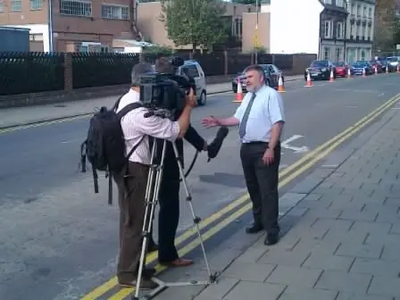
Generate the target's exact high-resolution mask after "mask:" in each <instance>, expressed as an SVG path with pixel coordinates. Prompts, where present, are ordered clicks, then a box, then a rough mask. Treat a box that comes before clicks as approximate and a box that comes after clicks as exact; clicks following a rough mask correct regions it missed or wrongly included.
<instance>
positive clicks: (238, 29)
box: [231, 18, 243, 37]
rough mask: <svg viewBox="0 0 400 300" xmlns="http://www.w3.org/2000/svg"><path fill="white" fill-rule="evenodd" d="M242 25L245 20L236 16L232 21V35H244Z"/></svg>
mask: <svg viewBox="0 0 400 300" xmlns="http://www.w3.org/2000/svg"><path fill="white" fill-rule="evenodd" d="M242 26H243V20H242V18H235V19H234V21H233V23H232V33H231V35H232V36H235V37H241V36H242Z"/></svg>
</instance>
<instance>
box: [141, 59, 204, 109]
mask: <svg viewBox="0 0 400 300" xmlns="http://www.w3.org/2000/svg"><path fill="white" fill-rule="evenodd" d="M169 63H170V64H171V65H172V66H173V68H174V72H175V74H173V73H158V72H153V73H147V74H144V75H142V76H141V78H140V79H141V80H140V101H141V102H142V103H143V105H144V106H145V107H146V108H148V109H149V110H150V111H152V113H151V114H154V112H155V111H157V112H158V113H157V114H158V115H160V112H163V113H164V114H168V115H169V116H172V115H175V114H173V113H172V112H177V111H178V112H179V111H182V110H183V109H184V107H185V104H186V96H187V95H188V94H189V93H190V89H191V88H192V89H193V92H194V93H195V92H196V84H195V81H194V79H193V78H189V77H188V76H186V75H184V76H182V75H177V74H176V70H177V69H178V68H179V67H180V66H182V65H183V64H184V60H183V59H182V58H180V57H176V56H173V57H171V58H169Z"/></svg>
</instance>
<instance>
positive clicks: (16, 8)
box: [10, 0, 22, 11]
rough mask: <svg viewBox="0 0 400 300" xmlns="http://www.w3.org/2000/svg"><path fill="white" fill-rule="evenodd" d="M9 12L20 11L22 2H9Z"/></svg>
mask: <svg viewBox="0 0 400 300" xmlns="http://www.w3.org/2000/svg"><path fill="white" fill-rule="evenodd" d="M10 11H22V0H11V7H10Z"/></svg>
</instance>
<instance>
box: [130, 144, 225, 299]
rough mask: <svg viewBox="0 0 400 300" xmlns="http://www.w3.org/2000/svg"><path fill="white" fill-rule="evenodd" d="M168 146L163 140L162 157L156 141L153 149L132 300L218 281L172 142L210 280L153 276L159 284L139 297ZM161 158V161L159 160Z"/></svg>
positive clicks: (153, 279) (150, 297) (174, 148)
mask: <svg viewBox="0 0 400 300" xmlns="http://www.w3.org/2000/svg"><path fill="white" fill-rule="evenodd" d="M166 146H167V141H166V140H163V144H162V150H161V157H160V158H157V152H158V151H157V143H156V141H154V143H153V146H152V150H151V166H150V170H149V175H148V180H147V186H146V194H145V201H146V208H145V215H144V222H143V229H142V235H143V242H142V249H141V255H140V263H139V271H138V276H137V282H136V290H135V294H134V296H132V300H141V299H152V298H153V297H154V296H156V295H157V294H159V293H160V292H162V291H163V290H165V289H166V288H168V287H177V286H193V285H209V284H214V283H216V281H217V277H218V274H217V273H214V274H212V272H211V269H210V265H209V262H208V259H207V254H206V251H205V247H204V241H203V238H202V235H201V232H200V227H199V223H200V221H201V219H200V218H199V217H197V216H196V214H195V212H194V208H193V204H192V196H191V194H190V192H189V189H188V186H187V183H186V179H185V174H184V170H183V166H182V162H181V160H180V159H179V153H178V149H177V147H176V144H175V142H172V146H173V150H174V154H175V160H176V161H177V164H178V168H179V174H180V177H181V180H182V183H183V186H184V189H185V192H186V201H187V202H188V203H189V207H190V211H191V213H192V216H193V222H194V225H195V226H196V230H197V234H198V238H199V240H200V245H201V250H202V253H203V258H204V261H205V264H206V268H207V272H208V276H209V278H208V280H205V281H197V280H192V281H188V282H176V283H170V282H164V281H162V280H160V279H157V278H155V277H153V278H152V279H151V280H152V281H154V282H155V283H156V284H158V285H159V286H158V287H157V288H156V289H154V290H152V291H151V292H150V293H149V294H147V295H145V296H143V297H141V298H139V292H140V284H141V280H142V273H143V269H144V266H145V258H146V250H147V242H148V238H149V235H150V234H151V227H152V220H153V216H154V211H155V208H156V205H157V203H158V200H159V199H158V196H159V190H160V185H161V180H162V174H163V167H164V159H165V152H166ZM157 160H159V161H157Z"/></svg>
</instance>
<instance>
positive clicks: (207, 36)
mask: <svg viewBox="0 0 400 300" xmlns="http://www.w3.org/2000/svg"><path fill="white" fill-rule="evenodd" d="M161 3H162V13H161V16H160V20H161V21H162V22H164V25H165V28H166V30H167V32H168V38H170V39H171V40H172V41H173V42H174V43H175V44H176V45H177V46H184V45H190V44H192V45H193V50H195V49H196V47H197V46H201V47H211V46H212V45H213V44H215V43H221V42H224V41H225V40H226V39H227V37H228V36H227V34H226V22H225V21H224V17H223V15H224V13H225V6H224V4H223V3H222V1H220V0H162V1H161Z"/></svg>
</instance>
